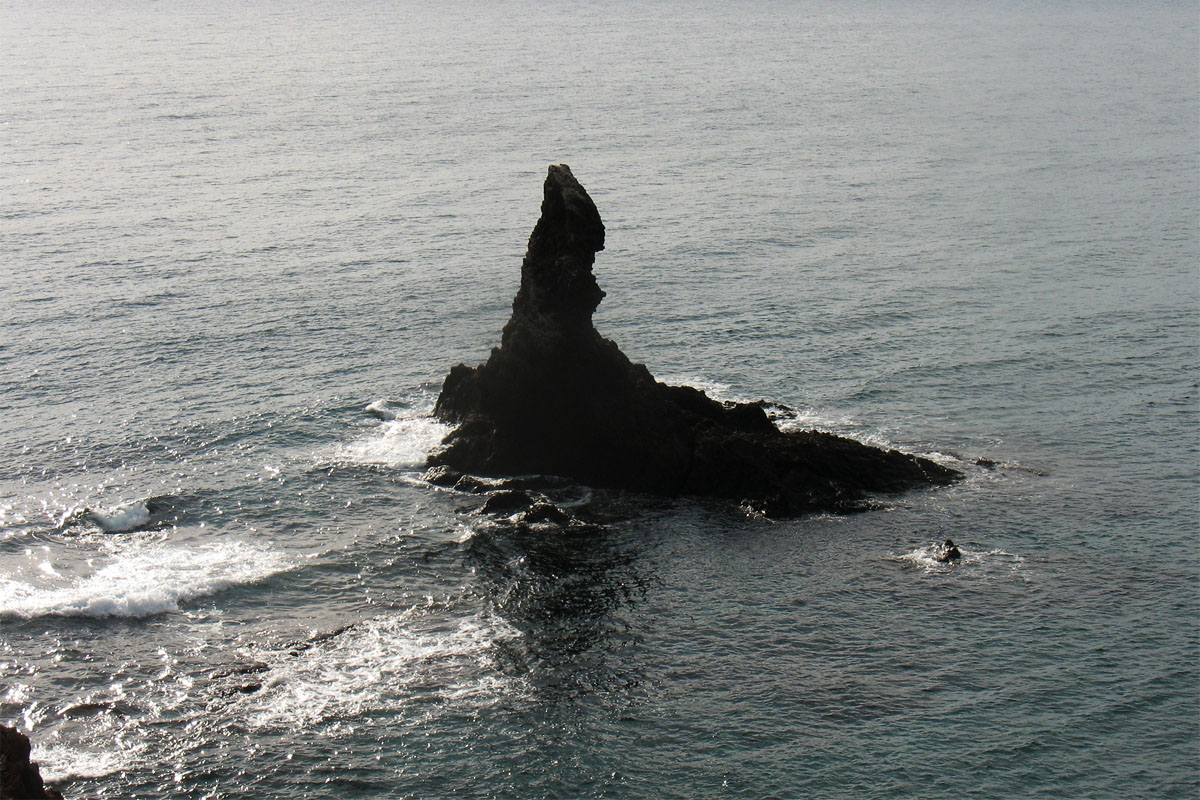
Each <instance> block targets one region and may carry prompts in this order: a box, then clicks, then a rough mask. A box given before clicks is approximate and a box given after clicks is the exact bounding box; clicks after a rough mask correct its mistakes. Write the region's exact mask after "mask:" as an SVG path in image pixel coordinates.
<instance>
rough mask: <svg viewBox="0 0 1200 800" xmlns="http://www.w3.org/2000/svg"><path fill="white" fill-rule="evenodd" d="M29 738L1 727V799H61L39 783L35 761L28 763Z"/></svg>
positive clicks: (40, 776)
mask: <svg viewBox="0 0 1200 800" xmlns="http://www.w3.org/2000/svg"><path fill="white" fill-rule="evenodd" d="M30 749H31V748H30V745H29V737H27V736H26V735H25V734H23V733H21V732H20V731H18V730H17V729H16V728H9V727H8V726H6V725H0V798H5V800H7V798H12V799H13V800H24V799H25V798H34V799H35V800H42V798H47V800H63V796H62V795H61V794H59V793H58V792H56V791H55V790H53V789H47V788H46V786H45V784H43V783H42V775H41V772H40V771H39V770H38V765H37V763H36V762H33V761H30V760H29V753H30Z"/></svg>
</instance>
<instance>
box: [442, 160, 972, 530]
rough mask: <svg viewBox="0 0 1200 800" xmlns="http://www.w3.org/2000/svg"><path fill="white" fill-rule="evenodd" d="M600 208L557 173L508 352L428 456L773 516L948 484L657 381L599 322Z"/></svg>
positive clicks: (853, 505) (448, 403) (450, 383)
mask: <svg viewBox="0 0 1200 800" xmlns="http://www.w3.org/2000/svg"><path fill="white" fill-rule="evenodd" d="M603 249H604V224H603V223H602V222H601V220H600V214H599V212H597V210H596V206H595V204H594V203H593V202H592V199H591V198H590V197H589V196H588V193H587V192H586V191H585V190H584V188H583V186H581V185H580V184H579V182H578V181H577V180H576V179H575V177H574V175H572V174H571V170H570V168H569V167H567V166H566V165H558V166H551V167H550V171H549V174H548V175H547V177H546V182H545V193H544V199H543V200H542V215H541V219H539V220H538V222H537V225H536V227H534V229H533V233H532V235H531V236H530V237H529V249H528V251H527V252H526V254H525V260H524V262H523V263H522V265H521V287H520V290H519V291H518V292H517V296H516V298H515V299H514V300H513V313H512V318H511V319H509V321H508V324H506V325H505V326H504V331H503V333H502V336H501V343H500V347H499V348H496V349H493V350H492V354H491V357H490V358H489V359H488V361H487V363H486V364H483V365H481V366H479V367H474V368H472V367H467V366H464V365H461V364H460V365H458V366H456V367H454V368H453V369H452V370H451V371H450V374H449V375H448V376H447V377H446V380H445V383H444V385H443V387H442V392H441V395H440V396H439V398H438V402H437V406H436V407H435V411H434V413H435V415H436V416H437V417H438V418H440V419H441V420H443V421H447V422H452V423H457V425H458V427H457V428H456V429H455V430H454V432H452V433H451V434H450V435H449V436H448V437H447V438H446V440H445V441H444V442H443V445H444V446H443V448H442V449H441V450H439V451H438V452H435V453H434V454H433V455H432V456H431V457H430V466H436V465H444V466H446V467H450V468H453V469H455V470H458V471H460V472H466V473H473V474H476V475H520V474H532V473H540V474H548V475H559V476H567V477H570V478H573V479H575V480H578V481H581V482H584V483H587V484H591V485H594V486H605V487H617V488H626V489H634V490H639V491H646V492H653V493H660V494H668V495H688V494H691V495H708V496H716V497H722V498H728V499H731V500H735V501H741V502H744V503H747V504H749V505H750V506H752V507H754V508H756V509H759V510H762V511H764V512H766V513H767V514H769V515H772V516H791V515H797V514H802V513H806V512H811V511H838V512H843V511H853V510H858V509H861V508H863V507H864V501H865V500H866V499H867V498H868V496H869V495H871V494H874V493H890V492H899V491H903V490H906V489H910V488H913V487H916V486H922V485H930V484H943V483H948V482H950V481H953V480H954V479H955V478H957V477H958V473H957V472H955V471H954V470H952V469H949V468H947V467H945V466H942V465H940V464H937V463H935V462H932V461H929V460H927V459H923V458H919V457H917V456H913V455H909V454H905V453H901V452H898V451H896V450H881V449H878V448H874V447H869V446H867V445H864V444H862V443H860V442H857V441H854V440H852V439H845V438H841V437H837V436H833V435H831V434H827V433H821V432H817V431H792V432H786V433H785V432H783V431H780V430H779V428H778V427H776V425H775V424H774V423H773V422H772V421H771V419H770V418H769V417H768V416H767V414H766V412H765V411H764V408H763V406H764V404H762V403H721V402H718V401H716V400H713V399H711V398H709V397H708V396H706V395H705V394H704V393H703V392H700V391H698V390H696V389H693V388H690V387H686V386H667V385H665V384H662V383H659V382H657V381H656V380H655V379H654V377H653V376H652V375H651V374H650V372H649V370H647V369H646V367H645V366H643V365H641V364H634V363H632V362H630V360H629V359H628V358H626V357H625V355H624V354H623V353H622V352H621V351H620V349H619V348H618V347H617V346H616V345H615V344H614V343H613V342H611V341H609V340H607V339H604V338H603V337H601V336H600V334H598V333H597V332H596V329H595V328H594V327H593V326H592V312H593V311H595V309H596V307H597V306H598V305H599V303H600V301H601V299H602V298H603V297H604V292H603V291H601V289H600V287H599V286H598V285H597V283H596V279H595V276H594V275H593V273H592V265H593V262H594V260H595V254H596V253H597V252H598V251H600V250H603Z"/></svg>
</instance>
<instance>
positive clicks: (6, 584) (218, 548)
mask: <svg viewBox="0 0 1200 800" xmlns="http://www.w3.org/2000/svg"><path fill="white" fill-rule="evenodd" d="M291 567H292V564H291V562H290V561H289V560H288V559H287V558H286V557H285V556H284V555H283V554H281V553H279V552H277V551H275V550H271V549H268V548H266V547H262V546H260V545H256V544H251V543H247V542H241V541H220V542H214V543H210V544H203V545H197V546H191V547H184V546H178V545H168V544H165V543H163V542H133V543H131V544H130V546H129V547H126V548H123V549H120V550H118V551H116V552H114V553H113V555H112V556H111V558H110V559H109V560H108V561H107V563H105V564H104V565H103V566H100V567H99V568H98V569H97V570H96V571H95V572H92V573H91V574H88V575H84V576H81V577H77V578H75V579H74V580H72V581H70V582H69V583H65V584H64V583H63V582H62V581H41V580H22V579H14V578H11V577H5V578H0V616H19V617H39V616H48V615H54V616H85V617H146V616H150V615H152V614H161V613H165V612H171V611H178V610H179V604H180V603H181V602H185V601H188V600H192V599H194V598H197V597H203V596H206V595H210V594H214V593H216V592H220V591H222V590H224V589H228V588H229V587H231V586H237V585H240V584H246V583H253V582H255V581H259V580H262V579H263V578H265V577H267V576H269V575H273V574H275V573H277V572H282V571H285V570H287V569H290V568H291Z"/></svg>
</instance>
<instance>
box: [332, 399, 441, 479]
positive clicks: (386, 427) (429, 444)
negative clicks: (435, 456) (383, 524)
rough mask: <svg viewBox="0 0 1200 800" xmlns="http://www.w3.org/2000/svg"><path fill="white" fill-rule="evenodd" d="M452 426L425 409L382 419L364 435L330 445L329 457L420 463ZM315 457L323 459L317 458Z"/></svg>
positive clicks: (353, 461) (360, 461) (400, 464)
mask: <svg viewBox="0 0 1200 800" xmlns="http://www.w3.org/2000/svg"><path fill="white" fill-rule="evenodd" d="M452 430H454V426H453V425H447V424H445V423H442V422H438V421H437V420H436V419H434V418H433V417H432V416H431V415H430V414H429V413H428V412H426V413H416V412H414V413H413V414H411V415H407V416H402V417H401V416H398V417H396V418H395V419H391V420H386V421H384V422H383V423H381V424H380V425H379V427H377V428H375V429H374V430H372V431H371V433H370V434H369V435H367V436H364V437H362V438H360V439H356V440H355V441H353V442H350V443H348V444H343V445H340V446H338V447H337V448H335V449H334V451H333V452H332V454H331V455H330V456H329V457H328V458H329V459H330V460H332V461H335V462H341V463H350V464H367V465H376V466H384V467H398V468H403V467H410V468H411V467H420V466H422V465H424V464H425V460H426V459H427V458H428V457H429V454H430V453H431V452H433V450H434V449H435V448H437V446H438V445H439V444H441V442H442V440H443V439H445V438H446V436H447V435H448V434H449V433H450V432H451V431H452ZM319 460H324V459H320V457H319Z"/></svg>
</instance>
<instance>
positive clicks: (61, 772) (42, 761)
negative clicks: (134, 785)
mask: <svg viewBox="0 0 1200 800" xmlns="http://www.w3.org/2000/svg"><path fill="white" fill-rule="evenodd" d="M110 744H111V743H110ZM142 749H144V748H140V747H139V748H134V747H132V746H131V745H130V744H129V743H126V746H123V747H121V748H120V749H119V750H118V749H109V750H91V749H87V748H83V747H71V746H67V745H50V746H46V747H41V746H38V745H36V744H35V745H34V747H33V753H32V760H34V761H36V762H37V763H38V766H39V767H40V768H41V774H42V778H43V779H45V780H46V782H47V783H61V782H65V781H74V780H89V779H95V778H103V777H105V776H107V775H112V774H114V773H117V772H120V771H121V770H125V769H130V768H131V767H132V766H133V764H132V762H133V761H134V759H135V756H136V755H137V753H138V751H140V750H142Z"/></svg>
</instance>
